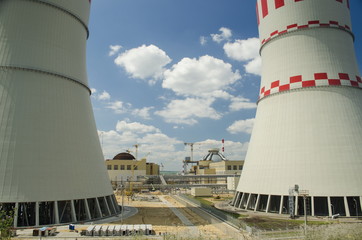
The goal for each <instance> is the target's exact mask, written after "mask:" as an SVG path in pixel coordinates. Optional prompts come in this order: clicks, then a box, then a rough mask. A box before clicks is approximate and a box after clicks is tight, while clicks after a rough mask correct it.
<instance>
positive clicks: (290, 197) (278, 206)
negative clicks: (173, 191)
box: [232, 0, 362, 216]
mask: <svg viewBox="0 0 362 240" xmlns="http://www.w3.org/2000/svg"><path fill="white" fill-rule="evenodd" d="M257 16H258V24H259V34H260V41H261V48H260V54H261V57H262V61H263V67H262V80H261V87H260V93H259V101H258V108H257V113H256V117H255V125H254V129H253V132H252V136H251V140H250V145H249V149H248V152H247V156H246V160H245V165H244V170H243V172H242V175H241V178H240V182H239V185H238V187H237V192H236V195H235V197H234V200H233V202H232V205H233V206H234V207H236V208H239V209H249V210H253V211H264V212H274V213H280V214H281V213H291V214H296V215H302V214H304V203H303V202H304V201H303V197H302V196H303V195H305V194H307V195H308V198H307V201H306V204H307V206H306V209H307V214H309V215H313V216H316V215H321V216H328V215H329V216H331V215H334V214H340V215H342V216H356V215H361V201H362V197H361V196H362V174H361V173H362V89H361V88H362V81H361V77H360V74H359V71H358V66H357V63H356V58H355V53H354V46H353V41H354V35H353V33H352V27H351V20H350V3H349V1H348V0H258V1H257ZM295 185H298V187H299V190H298V187H297V186H295Z"/></svg>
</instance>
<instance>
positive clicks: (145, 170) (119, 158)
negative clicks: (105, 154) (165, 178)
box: [105, 153, 160, 181]
mask: <svg viewBox="0 0 362 240" xmlns="http://www.w3.org/2000/svg"><path fill="white" fill-rule="evenodd" d="M105 164H106V167H107V171H108V175H109V179H110V180H111V181H136V180H137V177H138V176H143V177H145V176H147V175H159V174H160V167H159V165H158V164H155V163H147V160H146V158H142V159H140V160H136V159H135V157H134V156H133V155H131V154H129V153H119V154H117V155H116V156H115V157H114V158H113V159H107V160H106V161H105Z"/></svg>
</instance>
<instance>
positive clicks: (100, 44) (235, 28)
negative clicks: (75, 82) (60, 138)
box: [87, 0, 362, 170]
mask: <svg viewBox="0 0 362 240" xmlns="http://www.w3.org/2000/svg"><path fill="white" fill-rule="evenodd" d="M351 8H352V10H351V11H352V24H353V26H352V27H353V32H354V34H355V36H356V41H355V47H356V53H357V60H358V63H359V66H360V69H362V68H361V66H362V29H361V23H362V20H361V19H360V18H359V17H358V15H359V14H360V13H361V12H362V1H360V0H351ZM89 29H90V37H89V39H88V42H87V68H88V79H89V85H90V87H91V88H92V90H93V94H92V97H91V98H92V104H93V109H94V114H95V119H96V123H97V129H98V132H99V136H100V141H101V145H102V148H103V153H104V156H105V158H113V156H114V155H116V154H117V153H119V152H123V151H125V150H130V151H131V153H132V154H133V155H136V153H135V147H134V145H135V144H138V145H139V147H138V158H140V157H145V156H147V159H148V161H151V162H156V163H159V164H161V163H162V164H163V165H164V170H181V165H182V160H183V159H184V158H185V157H186V156H189V155H190V147H189V146H184V144H183V143H184V142H197V143H198V144H195V146H194V150H195V151H194V158H195V159H200V158H201V157H202V156H203V155H205V154H206V153H207V150H208V149H210V148H214V147H217V148H221V147H222V144H221V139H225V155H226V157H227V158H228V159H230V160H241V159H244V158H245V154H246V151H247V147H248V141H249V138H250V133H251V130H252V126H253V122H254V117H255V112H256V101H257V98H258V91H259V84H260V65H261V61H260V58H259V56H258V44H259V40H258V39H257V38H258V28H257V23H256V17H255V1H253V0H247V1H243V0H227V1H221V0H207V1H203V0H196V1H195V0H182V1H176V0H175V1H172V0H94V1H92V7H91V17H90V24H89ZM132 151H133V152H132Z"/></svg>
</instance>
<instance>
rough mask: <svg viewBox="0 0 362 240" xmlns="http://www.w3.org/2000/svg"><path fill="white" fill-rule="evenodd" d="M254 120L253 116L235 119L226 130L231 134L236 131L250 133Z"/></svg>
mask: <svg viewBox="0 0 362 240" xmlns="http://www.w3.org/2000/svg"><path fill="white" fill-rule="evenodd" d="M254 121H255V119H254V118H249V119H245V120H239V121H235V122H234V123H233V124H231V125H230V126H229V127H228V128H227V129H226V130H227V131H228V132H230V133H231V134H237V133H248V134H250V133H251V131H252V130H253V126H254Z"/></svg>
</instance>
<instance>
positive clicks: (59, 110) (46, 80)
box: [0, 0, 120, 227]
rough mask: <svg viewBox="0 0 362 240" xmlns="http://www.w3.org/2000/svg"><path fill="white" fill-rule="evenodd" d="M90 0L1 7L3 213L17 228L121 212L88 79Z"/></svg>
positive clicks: (5, 2)
mask: <svg viewBox="0 0 362 240" xmlns="http://www.w3.org/2000/svg"><path fill="white" fill-rule="evenodd" d="M89 10H90V0H1V1H0V203H1V204H0V208H1V209H10V208H14V207H15V209H16V211H17V214H16V215H15V223H14V225H15V227H27V226H39V225H50V224H58V223H69V222H80V221H82V222H84V221H89V220H95V219H100V218H105V217H109V216H111V215H115V214H117V213H119V212H120V210H119V207H118V205H117V202H116V200H115V197H114V195H113V191H112V188H111V185H110V181H109V179H108V175H107V172H106V168H105V165H104V162H103V155H102V151H101V148H100V144H99V139H98V136H97V131H96V126H95V121H94V116H93V111H92V107H91V103H90V93H91V92H90V89H89V87H88V83H87V74H86V63H85V54H86V40H87V37H88V34H89V33H88V28H87V24H88V17H89Z"/></svg>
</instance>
